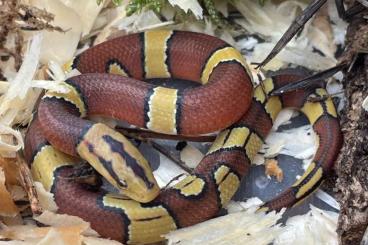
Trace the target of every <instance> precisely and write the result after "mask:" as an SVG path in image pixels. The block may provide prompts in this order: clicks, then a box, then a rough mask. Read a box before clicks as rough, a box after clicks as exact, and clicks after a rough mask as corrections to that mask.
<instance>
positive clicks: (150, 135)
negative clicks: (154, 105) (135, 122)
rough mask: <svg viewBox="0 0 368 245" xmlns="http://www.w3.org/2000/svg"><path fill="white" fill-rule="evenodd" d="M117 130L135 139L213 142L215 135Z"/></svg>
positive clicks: (121, 128)
mask: <svg viewBox="0 0 368 245" xmlns="http://www.w3.org/2000/svg"><path fill="white" fill-rule="evenodd" d="M116 130H117V131H119V132H120V133H122V134H124V135H128V136H130V137H132V138H135V139H140V140H145V139H165V140H181V141H192V142H213V141H214V140H215V139H216V136H215V135H208V136H207V135H203V136H183V135H169V134H161V133H155V132H150V131H145V130H141V129H137V128H124V127H118V128H116Z"/></svg>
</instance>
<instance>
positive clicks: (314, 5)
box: [257, 0, 327, 69]
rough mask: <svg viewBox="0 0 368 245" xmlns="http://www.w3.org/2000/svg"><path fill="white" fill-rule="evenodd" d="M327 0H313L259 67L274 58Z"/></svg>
mask: <svg viewBox="0 0 368 245" xmlns="http://www.w3.org/2000/svg"><path fill="white" fill-rule="evenodd" d="M326 1H327V0H314V1H313V2H311V3H310V4H309V5H308V6H307V7H306V8H305V9H304V10H303V12H302V13H301V14H300V15H299V16H297V17H296V18H295V20H294V21H293V22H292V23H291V25H290V26H289V28H288V29H287V30H286V32H285V33H284V34H283V35H282V37H281V38H280V40H279V41H278V42H277V43H276V45H275V47H274V48H273V49H272V50H271V52H270V53H269V54H268V55H267V57H266V58H265V59H264V60H263V61H262V62H261V63H260V64H259V65H258V66H257V69H258V68H260V67H263V66H265V65H266V64H267V63H268V62H269V61H270V60H272V59H273V58H274V57H275V56H276V55H277V54H278V53H279V52H280V51H281V50H282V49H283V48H284V47H285V46H286V44H288V42H289V41H290V40H291V39H292V38H293V37H294V36H295V34H296V33H297V32H298V31H299V30H300V29H301V28H302V27H303V26H304V25H305V23H306V22H307V21H308V20H309V19H310V18H311V17H312V16H313V14H315V13H316V12H317V11H318V10H319V9H320V8H321V6H322V5H323V4H325V3H326Z"/></svg>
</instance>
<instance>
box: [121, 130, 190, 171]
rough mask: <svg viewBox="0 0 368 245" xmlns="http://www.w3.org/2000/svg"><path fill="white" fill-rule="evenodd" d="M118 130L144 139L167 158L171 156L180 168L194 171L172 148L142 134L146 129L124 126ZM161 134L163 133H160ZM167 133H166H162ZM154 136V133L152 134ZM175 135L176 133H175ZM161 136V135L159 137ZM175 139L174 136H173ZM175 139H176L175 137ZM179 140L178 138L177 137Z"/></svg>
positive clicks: (128, 135)
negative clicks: (167, 147) (169, 148)
mask: <svg viewBox="0 0 368 245" xmlns="http://www.w3.org/2000/svg"><path fill="white" fill-rule="evenodd" d="M116 130H117V131H119V132H120V133H122V134H124V135H125V136H127V137H130V138H133V139H137V140H140V141H143V142H145V143H147V144H149V145H150V146H152V147H153V148H154V149H155V150H157V151H158V152H160V153H161V154H163V155H164V156H166V157H167V158H169V159H170V160H171V161H173V162H174V163H175V164H176V165H178V166H179V167H180V168H182V169H184V170H185V171H186V172H188V173H192V172H193V170H192V169H191V168H189V167H188V166H186V165H185V163H184V162H183V161H181V160H180V159H179V158H178V157H176V156H175V154H174V153H173V152H171V151H170V150H168V149H166V148H165V147H164V146H162V145H160V144H158V143H156V142H154V141H151V140H148V139H147V138H148V137H147V138H144V137H142V136H141V134H140V133H143V132H144V131H142V130H139V129H129V130H126V128H124V129H122V128H116ZM132 130H137V131H134V133H133V131H132ZM146 133H152V134H154V135H155V134H158V133H153V132H146ZM159 135H161V134H159ZM162 135H165V134H162ZM150 136H152V135H150ZM173 136H174V137H175V135H173ZM150 138H152V137H150ZM157 138H159V137H157ZM172 139H173V138H172ZM173 140H174V139H173ZM176 140H178V139H176Z"/></svg>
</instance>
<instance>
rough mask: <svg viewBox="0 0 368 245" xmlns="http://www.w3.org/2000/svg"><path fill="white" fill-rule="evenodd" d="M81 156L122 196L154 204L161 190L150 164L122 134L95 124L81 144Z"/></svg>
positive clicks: (78, 148)
mask: <svg viewBox="0 0 368 245" xmlns="http://www.w3.org/2000/svg"><path fill="white" fill-rule="evenodd" d="M77 151H78V153H79V155H80V156H81V157H82V158H83V159H85V160H87V161H88V162H89V163H90V164H91V165H92V166H93V167H94V168H95V169H96V171H97V172H99V173H100V174H101V175H102V176H104V177H105V178H106V180H107V181H109V182H110V183H111V184H112V185H113V186H115V187H116V188H118V189H119V191H120V192H121V193H123V194H124V195H127V196H128V197H130V198H132V199H134V200H136V201H138V202H149V201H152V200H153V199H154V198H155V197H156V196H157V195H158V193H159V191H160V189H159V187H158V185H157V183H156V180H155V178H154V177H153V174H152V170H151V168H150V166H149V164H148V162H147V160H146V159H145V158H144V157H143V156H142V155H141V153H140V152H139V151H138V149H137V148H135V147H134V146H133V144H132V143H131V142H130V141H129V140H128V139H126V138H125V137H124V136H123V135H122V134H120V133H118V132H116V131H114V130H113V129H111V128H109V127H107V126H106V125H104V124H101V123H96V124H94V125H93V126H92V127H91V128H89V129H88V131H87V132H86V133H85V134H84V135H83V137H82V139H81V141H80V143H79V144H78V147H77Z"/></svg>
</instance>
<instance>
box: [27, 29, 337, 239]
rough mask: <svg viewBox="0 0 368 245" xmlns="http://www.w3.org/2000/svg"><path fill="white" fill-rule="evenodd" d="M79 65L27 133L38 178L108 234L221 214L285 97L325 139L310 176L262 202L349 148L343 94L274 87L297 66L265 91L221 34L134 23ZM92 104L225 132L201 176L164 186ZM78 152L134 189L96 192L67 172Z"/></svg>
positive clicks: (109, 112)
mask: <svg viewBox="0 0 368 245" xmlns="http://www.w3.org/2000/svg"><path fill="white" fill-rule="evenodd" d="M69 65H70V66H71V67H72V68H76V69H78V70H79V71H80V72H81V73H83V74H82V75H80V76H76V77H72V78H70V79H68V80H67V81H65V84H66V86H67V87H68V88H69V92H68V93H66V94H61V93H56V92H48V93H46V95H45V96H44V97H43V99H42V101H41V102H40V105H39V107H38V113H37V114H36V115H35V117H34V120H33V122H32V123H31V126H30V127H29V130H28V132H27V136H26V149H25V156H26V160H27V161H28V162H29V163H30V164H31V166H32V173H33V175H34V178H35V179H36V180H39V181H41V182H42V183H43V184H44V186H45V187H46V189H48V190H49V191H51V192H52V193H54V195H55V201H56V203H57V204H58V207H59V212H61V213H67V214H71V215H76V216H79V217H81V218H83V219H85V220H86V221H89V222H90V223H91V226H92V228H94V229H95V230H96V231H98V232H99V234H100V235H102V236H103V237H109V238H112V239H115V240H118V241H121V242H123V243H128V244H142V243H151V242H155V241H160V240H162V239H163V238H162V235H163V234H166V233H168V232H169V231H171V230H174V229H177V228H181V227H186V226H190V225H193V224H197V223H199V222H202V221H205V220H208V219H210V218H212V217H214V216H216V215H217V214H218V212H219V210H220V209H221V208H222V207H224V206H225V205H226V204H227V203H228V202H229V201H230V199H231V198H232V196H233V195H234V193H235V192H236V190H237V189H238V187H239V184H240V181H241V179H242V177H243V176H245V175H246V173H247V172H248V169H249V167H250V162H251V160H252V159H253V158H254V156H255V155H256V153H257V152H258V150H259V148H260V146H261V145H262V144H263V142H264V139H265V137H266V136H267V134H268V133H269V131H270V130H271V128H272V125H273V121H274V120H275V118H276V116H277V114H278V113H279V111H280V110H281V109H282V108H284V107H293V108H296V109H299V110H300V111H302V112H303V113H304V114H305V115H306V117H307V118H308V120H309V121H310V123H311V124H312V126H313V129H314V131H315V132H316V134H317V138H318V150H317V153H316V155H315V157H314V159H313V161H312V163H311V164H310V166H309V168H308V169H307V170H306V171H305V173H304V174H303V176H302V177H301V178H300V179H299V180H298V181H297V182H296V183H295V184H293V185H292V186H291V187H290V188H288V189H287V190H285V191H284V192H283V193H281V194H280V195H279V196H277V197H276V198H275V199H272V200H271V201H269V202H266V203H265V204H264V205H263V206H262V208H264V209H267V210H279V209H281V208H282V207H290V206H292V205H294V204H296V203H298V202H300V201H301V200H303V199H304V198H305V197H306V196H307V195H309V194H310V193H311V192H312V191H314V190H315V189H316V188H317V187H318V186H319V185H320V183H321V182H322V180H323V177H324V176H325V174H326V173H327V172H328V171H329V170H330V169H331V167H332V165H333V162H334V160H335V158H336V155H337V153H338V150H339V149H340V145H341V133H340V129H339V123H338V119H337V115H336V111H335V108H334V105H333V103H332V101H331V99H330V98H327V99H324V100H319V101H316V102H311V101H309V100H308V98H309V97H311V96H317V97H318V96H322V97H323V96H325V95H326V91H325V90H324V89H322V88H316V87H313V88H309V89H306V90H303V91H296V92H293V93H287V94H284V95H282V96H279V97H276V96H269V94H270V93H271V92H272V91H274V90H275V89H277V88H280V87H281V86H283V85H286V84H288V83H290V82H292V81H295V80H298V79H300V78H301V77H302V76H301V75H300V74H299V73H296V72H293V71H285V72H284V73H281V74H278V75H275V76H273V77H271V78H268V79H266V80H265V81H264V83H263V86H258V87H256V88H255V89H254V90H253V89H252V83H251V79H250V76H249V71H248V68H247V65H246V62H245V61H244V60H243V58H242V56H241V55H240V54H239V53H238V52H237V51H236V50H235V49H234V48H232V47H231V46H229V45H228V44H226V43H225V42H223V41H221V40H219V39H217V38H214V37H210V36H207V35H203V34H198V33H191V32H180V31H175V32H174V31H148V32H145V33H140V34H132V35H128V36H124V37H121V38H117V39H113V40H110V41H108V42H105V43H103V44H100V45H97V46H95V47H93V48H91V49H89V50H87V51H86V52H84V53H82V54H81V55H79V56H77V58H75V59H74V60H73V61H72V62H71V63H70V64H69ZM101 73H110V74H101ZM111 73H114V74H115V75H114V74H111ZM154 78H171V79H184V80H191V81H196V82H199V83H201V84H203V86H200V87H196V88H190V89H185V90H179V89H172V88H166V87H161V86H156V85H152V84H150V83H145V82H141V80H145V79H154ZM252 93H253V97H252V96H251V94H252ZM89 115H104V116H110V117H113V118H117V119H120V120H124V121H127V122H129V123H131V124H134V125H136V126H138V127H142V128H147V129H149V130H152V131H156V132H161V133H167V134H182V135H197V134H203V133H209V132H213V131H216V130H222V131H221V132H220V133H219V135H218V137H217V138H216V140H215V142H214V143H213V145H212V146H211V148H210V149H209V151H208V153H207V154H206V156H205V157H204V158H203V159H202V161H201V162H200V163H199V165H198V166H197V168H196V169H195V170H194V173H193V174H192V175H189V176H187V177H185V178H184V179H183V180H181V181H179V182H178V183H177V184H175V185H174V186H172V187H170V188H167V189H164V190H161V191H160V190H159V188H158V187H157V184H156V182H155V180H154V178H153V175H152V173H151V171H150V167H149V164H148V163H147V161H146V160H145V159H144V158H143V157H142V155H141V154H140V153H139V152H138V150H137V149H135V148H134V147H133V146H132V144H131V143H130V142H129V141H128V140H127V139H126V138H125V137H124V136H122V135H120V134H118V133H117V132H115V131H114V130H112V129H110V128H108V127H107V126H105V125H103V124H100V123H94V122H91V121H88V120H86V119H84V118H83V117H85V116H89ZM77 156H79V157H82V158H84V159H85V160H87V161H88V162H89V163H91V164H92V166H93V167H94V168H95V169H96V170H97V171H99V172H100V173H101V174H102V175H103V176H104V177H105V178H106V179H107V180H108V181H109V182H110V183H112V184H113V185H115V186H116V187H117V188H118V189H119V190H120V191H121V192H122V193H123V194H124V196H123V195H118V194H112V193H107V192H105V191H102V190H101V191H97V192H94V191H91V190H88V189H86V188H84V187H83V186H82V185H81V184H78V183H75V182H71V181H69V180H68V179H67V178H65V177H68V176H70V174H71V173H72V172H73V164H74V163H76V162H79V161H80V160H79V159H78V158H76V157H77ZM126 196H129V197H130V198H128V197H126ZM133 199H134V200H133Z"/></svg>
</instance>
